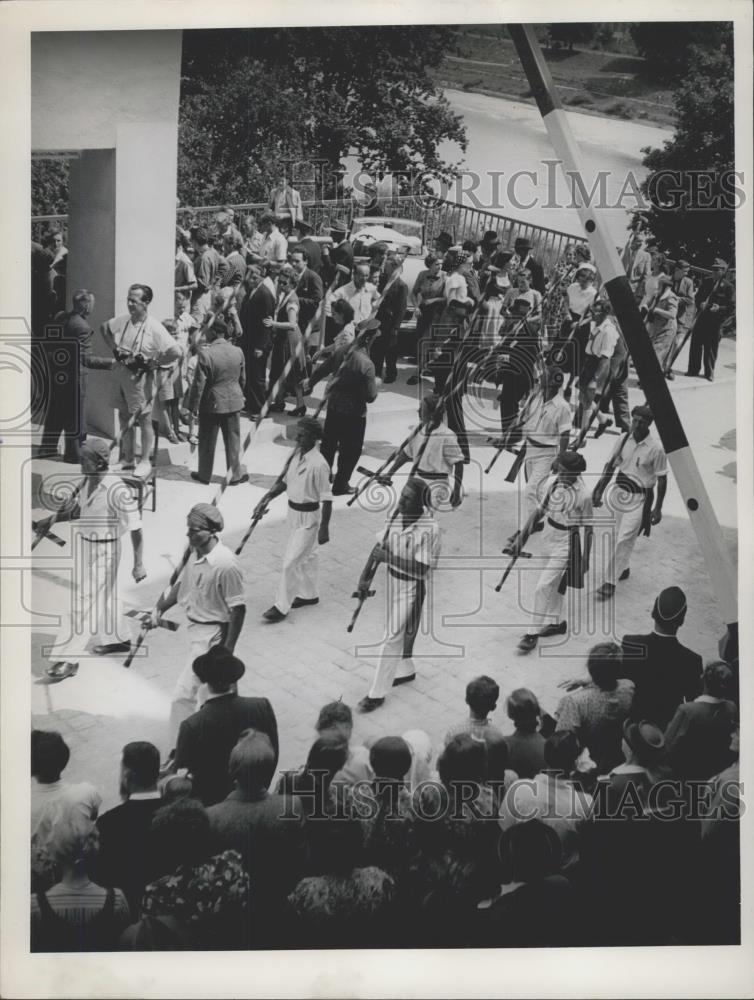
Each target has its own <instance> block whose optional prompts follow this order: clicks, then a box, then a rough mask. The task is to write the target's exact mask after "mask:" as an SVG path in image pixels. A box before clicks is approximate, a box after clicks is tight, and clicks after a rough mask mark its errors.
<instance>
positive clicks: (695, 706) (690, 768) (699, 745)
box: [665, 701, 738, 781]
mask: <svg viewBox="0 0 754 1000" xmlns="http://www.w3.org/2000/svg"><path fill="white" fill-rule="evenodd" d="M737 721H738V710H737V709H736V706H735V705H734V704H733V702H732V701H717V702H705V701H692V702H691V704H688V705H679V706H678V708H677V709H676V711H675V715H674V716H673V718H672V719H671V720H670V725H669V726H668V728H667V730H666V731H665V747H666V749H667V753H668V761H669V762H670V766H671V767H672V769H673V775H674V777H676V778H685V779H688V780H690V781H707V780H709V779H710V778H711V777H712V776H713V775H715V774H718V773H719V772H720V771H723V770H724V769H725V768H726V767H728V766H729V765H730V763H731V761H732V757H733V755H732V753H731V750H730V738H731V735H732V734H733V730H734V729H735V727H736V723H737Z"/></svg>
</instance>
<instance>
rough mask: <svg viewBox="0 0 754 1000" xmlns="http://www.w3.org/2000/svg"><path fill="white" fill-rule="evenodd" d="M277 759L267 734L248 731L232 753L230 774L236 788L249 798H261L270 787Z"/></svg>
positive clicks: (240, 738)
mask: <svg viewBox="0 0 754 1000" xmlns="http://www.w3.org/2000/svg"><path fill="white" fill-rule="evenodd" d="M276 767H277V757H276V755H275V748H274V747H273V745H272V740H271V739H270V737H269V736H268V735H267V733H262V732H259V731H258V730H256V729H247V730H246V732H244V733H242V734H241V736H240V737H239V740H238V742H237V743H236V745H235V746H234V747H233V749H232V750H231V752H230V759H229V761H228V773H229V774H230V777H231V778H232V780H233V782H234V783H235V786H236V788H238V789H239V791H241V792H243V793H244V795H248V796H252V797H254V796H259V795H261V794H262V793H263V792H265V791H266V790H267V789H268V788H269V787H270V782H271V781H272V779H273V777H274V776H275V768H276Z"/></svg>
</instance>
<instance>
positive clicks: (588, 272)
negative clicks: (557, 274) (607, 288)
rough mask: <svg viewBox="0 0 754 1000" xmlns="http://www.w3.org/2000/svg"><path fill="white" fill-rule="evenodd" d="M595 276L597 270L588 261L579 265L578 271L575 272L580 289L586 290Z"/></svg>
mask: <svg viewBox="0 0 754 1000" xmlns="http://www.w3.org/2000/svg"><path fill="white" fill-rule="evenodd" d="M596 276H597V269H596V268H595V266H594V265H593V264H591V263H590V262H589V261H588V260H585V261H583V263H581V264H579V267H578V270H577V271H576V280H577V281H578V283H579V284H580V285H581V287H582V288H587V287H588V286H589V285H591V284H592V282H593V281H594V279H595V277H596Z"/></svg>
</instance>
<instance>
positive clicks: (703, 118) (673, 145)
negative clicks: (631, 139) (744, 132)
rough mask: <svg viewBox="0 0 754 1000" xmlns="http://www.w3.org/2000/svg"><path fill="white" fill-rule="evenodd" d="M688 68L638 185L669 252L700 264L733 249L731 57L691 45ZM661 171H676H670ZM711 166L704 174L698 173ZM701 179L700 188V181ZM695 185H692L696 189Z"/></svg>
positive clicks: (647, 218) (647, 155) (734, 183)
mask: <svg viewBox="0 0 754 1000" xmlns="http://www.w3.org/2000/svg"><path fill="white" fill-rule="evenodd" d="M690 66H691V69H690V71H689V73H688V75H687V76H686V77H684V79H683V81H682V82H681V83H680V85H679V86H678V88H677V90H676V92H675V94H674V98H673V100H674V104H675V109H676V114H677V124H676V130H675V133H674V135H673V138H672V139H671V140H669V141H668V142H666V143H665V145H664V147H663V148H662V149H651V148H649V147H646V148H645V149H643V150H642V152H643V153H645V156H644V160H643V162H644V166H646V167H648V168H649V170H650V174H649V176H648V177H647V178H646V180H645V181H644V183H643V184H642V185H641V189H642V193H643V194H644V196H645V197H646V198H647V199H649V200H650V201H651V207H650V209H649V211H648V212H646V213H645V214H644V219H645V222H646V225H647V226H648V228H649V229H650V231H651V232H652V233H653V234H654V235H655V236H656V237H657V239H658V240H659V241H660V245H661V246H662V247H663V248H664V249H666V250H667V251H669V252H670V253H671V255H674V254H677V255H682V256H686V257H688V258H689V259H691V260H697V261H699V262H700V263H702V262H703V261H704V262H707V263H709V262H711V260H712V258H713V257H715V256H718V255H719V256H722V257H724V258H725V259H726V260H728V261H731V260H732V258H733V255H734V252H735V219H734V205H735V201H736V197H735V192H734V191H733V188H734V187H736V186H738V187H740V182H738V181H735V179H734V178H733V177H732V171H733V169H734V101H733V62H732V59H731V58H730V57H729V56H728V54H727V52H726V51H725V50H724V49H720V50H718V51H713V52H705V51H703V50H702V49H700V48H698V47H695V48H693V49H692V50H691V51H690ZM666 171H670V172H678V173H677V174H673V173H671V174H667V173H665V172H666ZM697 171H703V172H705V173H708V176H709V179H708V180H706V179H704V178H702V179H701V180H700V178H699V175H698V174H695V172H697ZM700 184H701V187H700ZM695 186H696V190H695Z"/></svg>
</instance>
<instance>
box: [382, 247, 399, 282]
mask: <svg viewBox="0 0 754 1000" xmlns="http://www.w3.org/2000/svg"><path fill="white" fill-rule="evenodd" d="M402 263H403V261H402V260H401V258H400V257H399V256H398V254H397V253H392V252H391V253H389V254H387V255H386V257H385V264H384V269H385V274H386V276H387V277H388V278H390V277H391V276H392V274H393V273H394V272H395V271H397V270H398V268H399V267H400V266H401V264H402Z"/></svg>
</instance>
